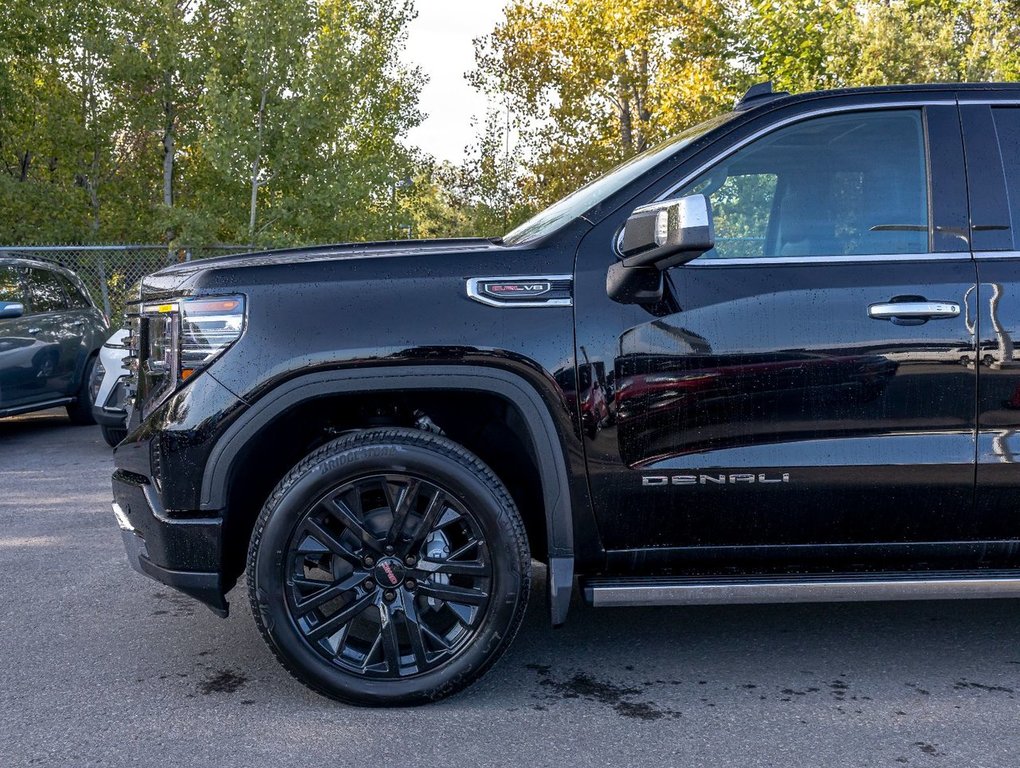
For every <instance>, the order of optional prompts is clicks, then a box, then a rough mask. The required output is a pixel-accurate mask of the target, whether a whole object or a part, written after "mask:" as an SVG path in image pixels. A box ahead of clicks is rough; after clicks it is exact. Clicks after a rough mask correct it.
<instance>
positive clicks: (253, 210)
mask: <svg viewBox="0 0 1020 768" xmlns="http://www.w3.org/2000/svg"><path fill="white" fill-rule="evenodd" d="M267 92H268V89H267V88H263V89H262V95H261V97H260V99H259V113H258V143H257V145H256V149H255V157H254V158H253V159H252V161H251V207H250V208H249V209H248V243H249V245H250V246H251V247H252V248H254V247H255V222H256V215H257V212H258V199H259V186H260V185H259V172H260V170H261V160H262V133H263V126H264V125H265V117H266V98H267V95H268V93H267Z"/></svg>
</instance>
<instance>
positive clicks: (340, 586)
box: [294, 571, 368, 616]
mask: <svg viewBox="0 0 1020 768" xmlns="http://www.w3.org/2000/svg"><path fill="white" fill-rule="evenodd" d="M366 578H368V573H366V572H364V571H355V572H354V573H352V574H351V575H350V576H348V577H347V578H345V579H341V580H340V581H338V582H336V583H334V584H328V585H325V589H320V590H319V591H318V592H316V593H315V594H314V595H311V596H309V597H307V598H305V599H304V600H302V601H301V602H299V603H298V604H297V605H295V606H294V611H295V613H297V615H298V616H304V615H305V614H306V613H308V612H309V611H311V610H314V609H315V608H318V607H319V606H320V605H324V604H325V603H328V602H329V601H330V600H335V599H336V598H338V597H340V596H341V595H342V594H343V593H344V592H349V591H350V590H352V589H354V588H355V587H356V586H358V585H359V584H361V583H362V582H363V581H365V579H366ZM295 583H296V582H295ZM306 583H315V582H308V581H307V580H306ZM319 585H320V586H323V582H319Z"/></svg>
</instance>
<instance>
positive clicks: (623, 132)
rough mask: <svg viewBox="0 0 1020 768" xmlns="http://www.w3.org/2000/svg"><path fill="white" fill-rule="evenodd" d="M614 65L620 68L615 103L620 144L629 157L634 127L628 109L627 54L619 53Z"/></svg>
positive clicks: (629, 109) (631, 152) (632, 152)
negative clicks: (618, 119)
mask: <svg viewBox="0 0 1020 768" xmlns="http://www.w3.org/2000/svg"><path fill="white" fill-rule="evenodd" d="M616 63H617V65H618V66H619V67H620V71H619V77H620V85H619V87H618V88H617V102H618V104H619V106H618V116H619V118H620V142H621V143H622V145H623V151H624V153H625V154H626V155H627V156H628V157H629V156H630V155H632V154H634V126H633V125H632V121H633V117H632V115H631V107H630V93H629V91H630V86H629V83H628V80H629V79H630V78H629V77H628V73H627V66H628V64H627V54H625V53H621V54H620V55H619V56H617V58H616Z"/></svg>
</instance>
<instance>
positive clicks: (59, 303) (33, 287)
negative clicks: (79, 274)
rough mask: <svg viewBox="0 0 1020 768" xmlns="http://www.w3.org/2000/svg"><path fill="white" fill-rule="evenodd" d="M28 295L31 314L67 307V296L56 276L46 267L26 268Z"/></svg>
mask: <svg viewBox="0 0 1020 768" xmlns="http://www.w3.org/2000/svg"><path fill="white" fill-rule="evenodd" d="M28 295H29V301H30V304H31V305H32V314H39V313H40V312H56V311H59V310H61V309H67V298H66V297H65V296H64V289H63V288H61V287H60V283H59V282H58V281H57V276H56V274H54V273H53V272H50V271H49V270H48V269H30V270H28Z"/></svg>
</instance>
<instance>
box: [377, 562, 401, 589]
mask: <svg viewBox="0 0 1020 768" xmlns="http://www.w3.org/2000/svg"><path fill="white" fill-rule="evenodd" d="M381 565H382V569H383V573H385V574H386V578H387V579H388V580H389V582H390V585H392V586H395V585H396V583H397V582H398V581H400V578H399V577H398V576H397V574H395V573H394V572H393V566H392V565H390V564H389V563H385V562H384V563H382V564H381Z"/></svg>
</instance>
